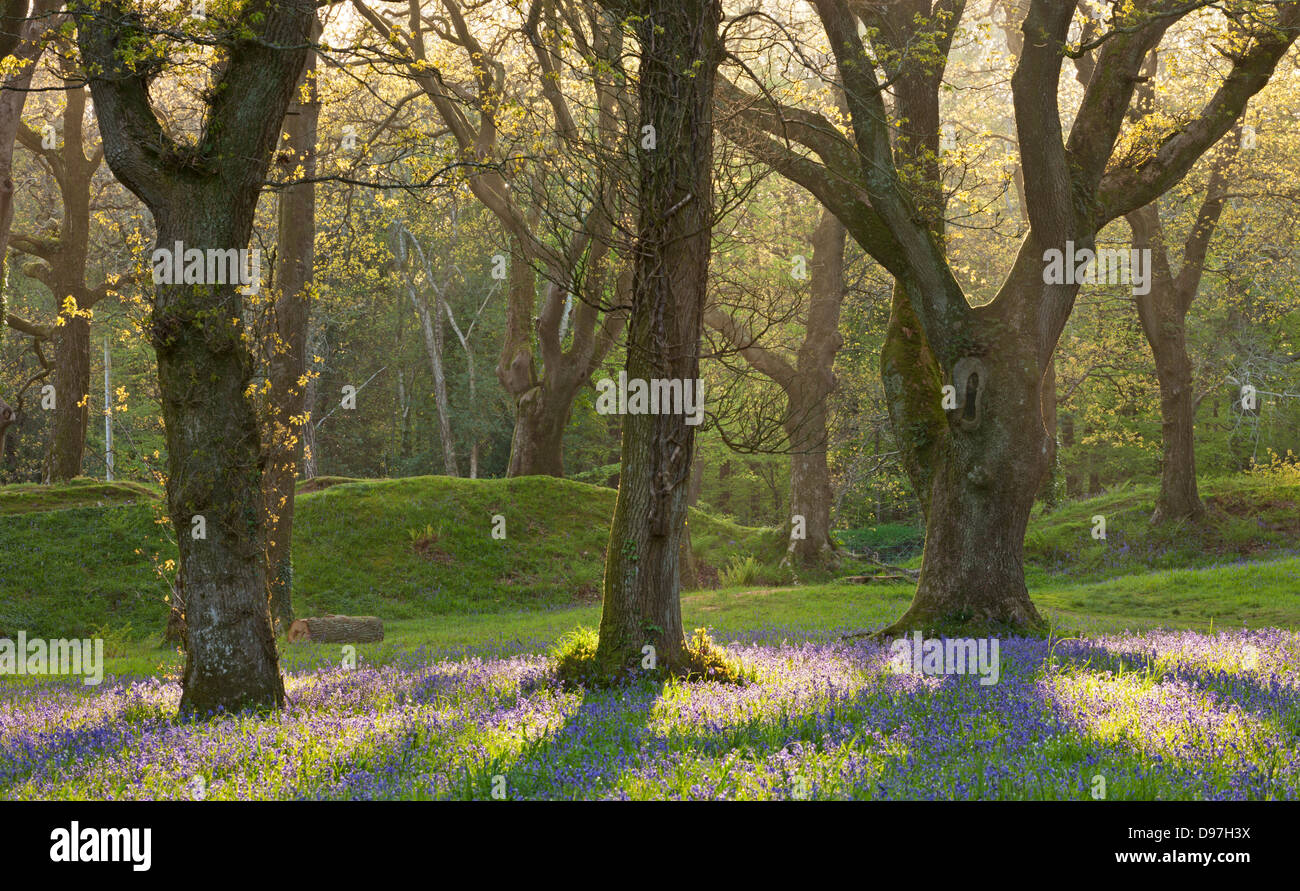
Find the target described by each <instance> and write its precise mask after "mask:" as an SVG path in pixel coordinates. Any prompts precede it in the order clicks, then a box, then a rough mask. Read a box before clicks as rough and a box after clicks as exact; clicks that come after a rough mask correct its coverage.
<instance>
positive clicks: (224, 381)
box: [74, 0, 315, 718]
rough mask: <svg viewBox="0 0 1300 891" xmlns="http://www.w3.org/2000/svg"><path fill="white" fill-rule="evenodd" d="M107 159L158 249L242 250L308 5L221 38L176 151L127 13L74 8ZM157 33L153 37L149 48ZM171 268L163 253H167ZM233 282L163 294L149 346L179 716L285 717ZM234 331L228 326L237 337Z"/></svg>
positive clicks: (291, 84)
mask: <svg viewBox="0 0 1300 891" xmlns="http://www.w3.org/2000/svg"><path fill="white" fill-rule="evenodd" d="M74 10H75V14H76V16H77V35H78V40H79V42H80V45H81V55H82V59H83V60H84V61H85V63H86V71H87V77H88V78H89V81H90V88H91V93H92V94H93V96H94V100H95V108H96V111H97V113H98V117H99V123H100V130H101V133H102V136H103V140H104V146H105V149H104V154H105V157H106V159H107V160H108V162H109V165H110V166H111V167H112V168H113V172H114V174H116V176H117V178H118V179H119V180H120V181H121V182H122V183H123V184H124V185H125V186H126V187H127V188H129V189H130V190H131V191H132V192H134V193H135V194H136V195H137V196H138V197H139V198H140V199H141V200H142V201H143V202H144V204H145V206H146V207H148V208H149V210H150V212H151V213H152V215H153V218H154V223H155V226H156V229H157V242H156V246H157V249H159V250H161V251H165V252H168V253H170V252H171V251H173V250H174V249H175V245H176V243H178V242H179V243H180V244H181V245H182V246H183V248H184V249H185V250H186V251H189V250H198V251H206V250H216V251H230V250H244V249H246V246H247V245H248V243H249V238H250V236H251V234H252V228H253V216H254V211H255V210H256V207H257V200H258V197H259V195H260V194H261V191H262V187H263V184H264V183H265V181H266V173H267V167H268V164H269V159H270V156H271V153H272V151H273V150H274V149H275V146H276V143H277V142H278V138H279V134H280V127H281V124H282V122H283V119H284V113H285V110H286V108H287V107H288V105H289V102H290V100H291V98H292V96H293V92H294V89H295V88H296V86H297V84H298V79H299V76H300V75H301V73H302V68H303V64H304V62H305V61H306V56H307V46H308V43H309V40H310V36H311V32H312V25H313V24H314V22H315V15H314V13H315V5H314V3H312V2H309V0H280V2H276V3H269V2H264V0H252V2H250V3H248V4H246V5H244V6H241V7H240V9H239V12H238V14H237V15H236V14H232V15H234V18H233V20H231V21H230V22H229V23H228V24H225V25H222V27H229V28H233V29H235V30H236V31H237V32H238V33H239V37H238V39H235V35H234V33H227V34H225V35H224V36H223V39H224V41H225V49H224V59H223V65H222V66H221V67H220V68H219V69H217V70H215V71H214V74H213V76H214V78H215V82H214V83H213V84H212V88H211V90H209V91H207V92H205V94H204V95H205V97H207V101H208V102H209V107H208V108H207V109H206V110H205V112H204V115H205V119H206V121H207V124H208V126H207V127H206V128H205V130H204V132H203V134H202V136H201V138H200V140H199V142H198V144H197V145H196V146H194V147H189V146H182V145H178V144H176V143H174V142H173V141H172V140H171V138H170V137H169V136H168V135H167V133H166V131H165V130H164V128H163V127H162V125H161V124H160V122H159V121H158V118H157V116H156V115H155V113H154V111H153V108H152V106H151V103H150V97H149V91H148V81H147V79H146V78H145V77H144V76H143V74H142V73H141V72H140V71H137V70H136V69H135V64H136V63H135V61H134V60H135V59H136V58H138V53H136V52H134V51H133V48H134V47H136V46H137V45H138V44H139V43H140V42H141V41H143V40H146V39H152V37H149V38H147V37H146V34H145V32H144V30H143V28H144V27H145V26H146V24H147V23H145V22H141V20H140V18H139V17H138V16H137V15H132V14H128V13H127V11H126V10H125V9H124V8H123V7H122V4H121V3H120V2H118V0H102V2H99V3H96V4H94V5H90V4H81V3H78V4H75V5H74ZM153 33H154V32H152V31H151V32H150V34H151V35H152V34H153ZM163 257H164V258H167V257H168V255H167V254H163ZM243 308H244V295H243V294H242V293H241V292H240V283H239V282H233V283H232V282H229V281H227V282H226V283H220V282H218V281H209V282H207V283H204V284H192V283H187V284H166V283H160V284H157V285H156V286H155V288H154V307H153V317H152V321H151V331H150V334H151V340H152V342H153V346H154V349H155V351H156V352H157V356H158V382H159V391H160V394H161V402H162V414H163V421H164V425H165V428H166V436H167V464H168V467H167V470H168V473H167V507H168V513H169V514H170V516H171V519H172V522H173V524H174V525H175V527H176V538H177V544H178V546H179V552H180V576H181V584H182V586H183V590H184V592H185V625H186V662H185V670H184V674H183V676H182V682H181V683H182V693H181V702H180V712H181V715H182V716H193V717H200V718H201V717H205V716H208V715H211V714H213V713H216V712H221V711H226V712H230V711H238V710H242V709H247V708H257V709H276V708H279V707H280V706H282V705H283V703H284V684H283V681H282V679H281V676H280V671H279V664H278V658H277V655H276V650H275V637H274V631H273V629H272V624H271V617H270V610H269V608H268V601H267V584H266V541H265V523H264V517H263V510H264V507H265V500H264V498H263V492H262V487H261V476H262V448H261V430H260V428H259V424H258V416H257V412H256V410H255V408H254V405H253V401H252V397H251V396H250V395H249V382H250V380H251V378H252V372H253V361H252V356H251V354H250V352H249V350H248V348H247V346H246V344H245V339H244V335H245V332H244V329H243V321H242V318H243ZM232 320H233V323H232Z"/></svg>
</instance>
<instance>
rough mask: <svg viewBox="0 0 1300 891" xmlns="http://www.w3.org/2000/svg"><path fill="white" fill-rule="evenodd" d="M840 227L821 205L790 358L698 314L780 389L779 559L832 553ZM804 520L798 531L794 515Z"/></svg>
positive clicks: (714, 311)
mask: <svg viewBox="0 0 1300 891" xmlns="http://www.w3.org/2000/svg"><path fill="white" fill-rule="evenodd" d="M846 238H847V232H846V230H845V228H844V225H843V224H842V223H841V222H840V221H839V220H838V219H837V218H836V217H835V215H834V214H833V213H831V212H830V211H824V212H823V213H822V216H821V219H820V221H819V222H818V224H817V228H816V230H815V231H814V232H813V237H812V244H813V257H812V263H811V264H809V271H810V273H811V275H810V279H811V281H810V288H809V290H810V297H809V301H808V317H807V320H806V323H805V326H804V327H805V333H804V339H803V342H802V343H801V344H800V345H799V351H798V354H797V356H796V357H795V361H794V362H791V361H790V360H789V359H787V358H786V357H785V356H783V355H781V354H780V353H778V352H776V351H774V350H771V349H768V348H766V347H763V346H761V345H759V344H757V343H756V342H755V340H754V336H753V335H752V334H751V333H750V332H749V330H748V329H747V328H746V327H745V326H744V325H742V324H741V323H739V322H738V321H737V320H736V319H735V318H733V317H732V316H731V314H729V313H727V312H726V311H724V310H722V309H720V308H718V307H716V306H711V307H709V308H708V309H707V310H706V311H705V314H704V319H705V321H706V322H707V323H708V325H709V327H711V328H714V329H715V330H717V331H718V332H719V333H721V334H722V336H723V337H724V338H725V339H726V341H727V343H728V344H729V345H730V346H731V347H732V348H733V349H735V350H736V351H737V352H738V353H739V354H740V356H741V358H743V359H744V360H745V361H746V362H747V363H748V364H749V365H750V367H752V368H753V369H754V370H756V371H758V372H759V373H761V374H763V375H764V376H766V377H768V378H770V379H772V380H773V381H775V382H776V383H777V384H778V385H779V386H780V387H781V389H782V390H783V391H784V393H785V398H786V408H785V422H784V430H785V438H786V442H787V444H788V451H789V454H790V514H791V516H790V517H789V518H787V519H788V526H787V531H788V533H789V540H788V543H787V547H786V562H798V563H800V564H802V565H816V564H821V563H824V562H826V561H827V560H828V559H830V558H831V557H832V556H833V554H834V552H835V542H834V541H833V540H832V539H831V507H832V503H833V501H834V491H833V489H832V487H831V479H830V469H829V467H828V466H827V445H828V442H829V438H830V433H829V420H830V407H829V405H828V404H827V401H828V400H829V399H830V396H831V394H832V393H834V391H835V387H836V386H837V382H836V380H835V373H834V366H835V357H836V355H837V353H838V352H839V349H840V347H841V346H842V345H843V343H844V338H843V337H841V336H840V333H839V318H840V307H841V305H842V304H843V302H844V244H845V241H846ZM796 517H802V518H803V529H804V537H803V538H796V537H795V535H796V534H797V532H798V531H799V526H798V525H796V522H795V518H796Z"/></svg>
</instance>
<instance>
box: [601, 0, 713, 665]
mask: <svg viewBox="0 0 1300 891" xmlns="http://www.w3.org/2000/svg"><path fill="white" fill-rule="evenodd" d="M631 11H632V12H634V13H635V14H636V15H637V18H636V20H635V22H636V24H635V27H636V32H637V36H638V38H639V42H640V48H641V56H640V70H639V83H638V94H639V97H640V110H641V121H640V123H641V128H642V129H640V130H639V131H638V132H636V133H634V135H633V138H638V137H640V135H641V134H643V133H645V132H646V131H645V130H644V128H645V127H647V126H649V127H653V131H652V132H653V134H654V137H655V146H654V147H653V148H639V149H638V161H639V195H638V205H637V207H638V222H637V244H636V250H635V258H636V259H635V271H634V278H633V284H632V312H631V319H630V321H629V331H628V355H627V372H628V377H629V379H632V378H642V379H651V378H660V379H663V378H668V379H677V380H680V381H687V380H691V381H694V380H695V379H696V378H697V377H698V374H699V351H700V336H701V326H702V324H703V316H704V303H705V297H706V291H707V284H708V281H707V280H708V271H709V250H710V234H711V230H712V225H713V208H712V165H713V116H712V102H713V88H714V81H715V78H716V76H717V67H718V63H719V61H720V49H721V48H720V46H719V41H718V24H719V22H720V20H721V14H722V11H721V6H720V4H719V3H718V2H717V0H643V2H640V3H638V4H636V5H635V7H634V8H633V9H632V10H631ZM694 447H695V427H694V426H692V425H689V424H687V423H686V418H685V416H684V415H683V414H658V415H649V414H642V415H628V416H626V417H625V418H624V419H623V452H622V466H621V470H620V477H619V488H618V499H617V502H616V504H615V508H614V520H613V523H612V525H611V527H610V536H609V547H608V549H607V556H606V562H605V592H604V608H603V610H602V612H601V617H600V643H599V646H598V650H597V661H598V662H599V663H600V664H601V665H603V666H606V667H608V668H611V669H615V670H617V669H620V668H626V667H628V666H636V665H640V664H643V663H642V658H643V652H644V650H643V648H644V647H645V646H647V645H649V646H652V647H654V652H655V656H656V667H658V668H666V669H669V670H672V668H673V667H674V666H675V665H680V664H682V662H683V661H684V655H685V638H684V635H683V633H682V617H681V599H680V596H679V587H678V585H679V576H678V560H679V557H680V547H679V545H680V538H681V534H682V529H683V526H684V522H685V517H686V498H687V489H688V480H689V477H690V468H691V458H692V455H693V452H694Z"/></svg>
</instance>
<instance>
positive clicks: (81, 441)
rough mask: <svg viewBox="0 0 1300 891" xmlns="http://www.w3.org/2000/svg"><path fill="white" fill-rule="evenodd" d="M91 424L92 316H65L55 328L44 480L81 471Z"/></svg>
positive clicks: (61, 479)
mask: <svg viewBox="0 0 1300 891" xmlns="http://www.w3.org/2000/svg"><path fill="white" fill-rule="evenodd" d="M89 424H90V320H89V319H87V318H84V317H78V318H73V319H64V322H63V324H62V325H59V326H58V327H57V328H55V329H54V418H53V424H52V427H53V429H52V431H51V434H50V447H49V449H48V450H47V451H46V453H45V469H44V473H43V474H42V478H43V481H44V482H46V483H58V482H65V481H67V480H70V479H72V478H73V477H76V476H80V475H81V462H82V459H83V456H84V454H85V451H86V429H87V427H88V426H89Z"/></svg>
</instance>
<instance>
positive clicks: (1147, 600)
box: [106, 558, 1300, 674]
mask: <svg viewBox="0 0 1300 891" xmlns="http://www.w3.org/2000/svg"><path fill="white" fill-rule="evenodd" d="M1297 578H1300V558H1286V559H1280V560H1273V561H1267V562H1261V563H1247V564H1242V565H1233V566H1221V567H1213V568H1208V569H1189V570H1174V571H1163V572H1154V573H1147V574H1143V575H1136V576H1130V577H1127V578H1122V579H1110V580H1106V581H1102V582H1090V583H1063V584H1062V583H1058V584H1056V585H1052V586H1050V587H1047V588H1043V589H1038V590H1034V591H1033V592H1031V597H1032V598H1033V600H1034V603H1035V604H1036V605H1037V606H1038V608H1039V610H1040V611H1041V612H1042V613H1043V614H1044V617H1045V618H1047V620H1048V621H1049V623H1051V625H1052V626H1053V628H1054V630H1055V632H1056V633H1057V634H1058V635H1059V634H1073V633H1076V632H1083V633H1089V634H1095V633H1113V632H1120V631H1145V630H1150V629H1154V628H1171V629H1190V630H1196V631H1211V630H1224V629H1239V628H1243V627H1244V628H1270V627H1283V628H1296V627H1300V588H1298V586H1297V585H1296V584H1295V580H1296V579H1297ZM911 598H912V587H911V585H910V584H906V583H891V584H882V585H870V586H864V585H845V584H837V583H828V584H819V585H802V586H798V587H778V588H761V587H760V588H749V587H737V588H722V589H718V590H709V591H693V592H689V593H686V594H683V595H682V619H683V623H684V625H685V627H686V628H709V629H711V631H712V632H713V633H714V634H715V635H717V636H718V638H719V639H720V640H736V639H762V640H777V641H779V640H781V639H782V638H783V637H787V636H788V637H789V638H790V639H796V638H809V637H811V638H818V637H836V636H839V635H842V634H846V633H851V632H856V631H861V630H866V629H874V628H879V627H882V626H883V625H885V624H887V623H888V622H890V621H892V620H893V619H895V618H897V617H898V616H899V615H900V614H901V613H902V612H903V610H904V609H906V607H907V605H908V603H909V602H910V601H911ZM599 624H600V607H599V606H598V605H595V604H592V605H588V606H571V607H567V608H554V609H547V610H517V611H513V612H501V613H474V614H461V615H456V614H440V615H431V616H426V617H423V618H418V619H397V620H385V622H384V640H383V642H382V643H375V644H359V645H357V652H358V653H359V654H360V655H361V656H362V657H363V658H364V659H365V660H366V661H367V662H371V663H374V664H386V663H388V662H390V661H391V660H393V659H394V658H397V657H398V656H400V655H401V654H403V653H406V652H409V651H411V650H416V649H419V648H421V647H423V648H426V649H429V650H435V651H447V652H458V651H465V650H482V649H487V650H494V649H496V650H501V651H512V652H524V651H527V652H544V651H546V650H548V649H550V648H552V647H554V646H555V645H556V644H557V643H558V642H559V641H560V640H561V639H562V638H564V636H565V635H566V634H569V633H570V632H572V631H573V630H574V629H575V628H584V627H585V628H592V627H595V626H597V625H599ZM156 643H157V640H156V637H155V638H154V639H153V640H148V639H146V640H139V639H134V640H133V639H128V638H126V637H124V636H121V635H119V636H118V638H117V639H115V640H112V641H110V642H109V645H108V650H107V655H108V659H107V666H108V667H107V669H106V670H107V671H108V672H109V673H110V674H154V673H157V672H158V671H159V670H162V671H164V672H176V671H178V670H179V667H180V665H181V660H180V656H179V653H178V652H177V651H176V650H175V649H174V648H162V649H160V648H158V647H157V645H156ZM282 651H283V654H284V659H285V665H286V667H287V668H290V669H293V670H297V669H300V668H306V667H311V666H314V665H318V664H321V663H322V662H330V661H337V658H338V654H339V647H338V645H335V644H294V645H283V646H282Z"/></svg>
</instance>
